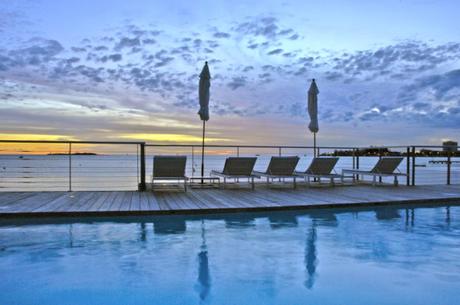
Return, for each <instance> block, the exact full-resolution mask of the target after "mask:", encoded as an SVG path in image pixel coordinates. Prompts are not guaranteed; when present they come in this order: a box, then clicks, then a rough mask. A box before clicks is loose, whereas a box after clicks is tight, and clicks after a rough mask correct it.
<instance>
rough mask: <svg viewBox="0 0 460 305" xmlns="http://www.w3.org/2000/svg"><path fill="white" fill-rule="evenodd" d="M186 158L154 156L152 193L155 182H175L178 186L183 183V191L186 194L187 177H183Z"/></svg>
mask: <svg viewBox="0 0 460 305" xmlns="http://www.w3.org/2000/svg"><path fill="white" fill-rule="evenodd" d="M186 163H187V157H186V156H154V157H153V170H152V191H154V190H155V189H154V185H155V180H156V181H159V180H160V181H161V180H163V181H164V180H176V181H177V182H178V183H179V184H180V183H181V181H183V187H184V191H185V192H187V182H188V177H187V176H186V175H185V166H186Z"/></svg>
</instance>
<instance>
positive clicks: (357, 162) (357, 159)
mask: <svg viewBox="0 0 460 305" xmlns="http://www.w3.org/2000/svg"><path fill="white" fill-rule="evenodd" d="M356 152H357V154H356V169H359V149H356ZM356 180H357V181H358V180H359V175H356Z"/></svg>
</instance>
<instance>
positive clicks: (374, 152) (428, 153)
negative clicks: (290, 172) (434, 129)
mask: <svg viewBox="0 0 460 305" xmlns="http://www.w3.org/2000/svg"><path fill="white" fill-rule="evenodd" d="M448 153H449V152H447V151H441V150H431V149H420V150H419V151H416V152H415V156H417V157H446V156H447V155H448ZM450 154H451V156H452V157H460V151H455V152H450ZM353 155H355V156H366V157H369V156H407V152H406V151H404V152H399V151H391V150H390V149H388V148H364V149H358V150H334V152H330V153H322V154H321V156H334V157H339V156H342V157H351V156H353Z"/></svg>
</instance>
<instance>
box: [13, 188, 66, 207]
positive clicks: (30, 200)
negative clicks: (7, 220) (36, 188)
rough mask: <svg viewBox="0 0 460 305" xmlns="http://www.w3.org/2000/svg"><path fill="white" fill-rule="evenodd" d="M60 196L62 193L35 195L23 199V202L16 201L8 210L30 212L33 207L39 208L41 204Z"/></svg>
mask: <svg viewBox="0 0 460 305" xmlns="http://www.w3.org/2000/svg"><path fill="white" fill-rule="evenodd" d="M61 195H62V192H42V193H36V195H35V196H30V197H27V198H25V199H24V200H19V201H16V202H15V203H14V205H10V206H9V209H14V210H15V211H18V212H30V211H32V210H33V209H34V208H35V207H37V206H40V205H42V204H43V203H47V202H49V201H52V200H54V199H56V198H57V197H59V196H61Z"/></svg>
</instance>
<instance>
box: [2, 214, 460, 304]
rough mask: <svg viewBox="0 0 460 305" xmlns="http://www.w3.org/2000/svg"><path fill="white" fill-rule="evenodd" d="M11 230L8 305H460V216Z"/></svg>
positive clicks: (5, 234) (239, 218)
mask: <svg viewBox="0 0 460 305" xmlns="http://www.w3.org/2000/svg"><path fill="white" fill-rule="evenodd" d="M66 221H67V222H65V220H61V221H59V220H54V221H53V220H49V219H48V220H46V221H42V223H30V222H27V221H21V223H18V222H17V223H12V222H11V221H8V222H7V221H5V220H4V221H2V222H0V304H456V303H457V304H458V296H459V293H458V292H459V289H460V206H438V207H423V206H419V207H381V208H375V209H348V210H343V209H341V210H339V209H337V210H312V211H300V212H299V211H296V212H270V213H253V214H228V215H204V216H167V217H143V218H119V219H110V220H108V219H105V220H91V221H90V220H84V219H78V220H72V223H69V222H68V221H69V220H66Z"/></svg>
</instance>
